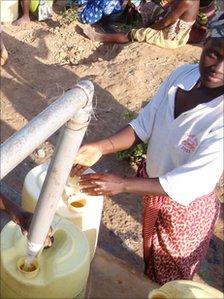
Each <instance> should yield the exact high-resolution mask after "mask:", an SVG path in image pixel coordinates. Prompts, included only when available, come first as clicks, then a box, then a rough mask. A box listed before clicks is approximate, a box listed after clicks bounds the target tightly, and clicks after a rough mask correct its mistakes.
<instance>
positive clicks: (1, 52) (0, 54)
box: [0, 37, 8, 66]
mask: <svg viewBox="0 0 224 299" xmlns="http://www.w3.org/2000/svg"><path fill="white" fill-rule="evenodd" d="M0 44H1V48H0V58H1V66H3V65H4V64H6V62H7V60H8V52H7V50H6V48H5V45H4V43H3V41H2V37H0Z"/></svg>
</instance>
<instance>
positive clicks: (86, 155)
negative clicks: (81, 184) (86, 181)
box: [70, 142, 103, 177]
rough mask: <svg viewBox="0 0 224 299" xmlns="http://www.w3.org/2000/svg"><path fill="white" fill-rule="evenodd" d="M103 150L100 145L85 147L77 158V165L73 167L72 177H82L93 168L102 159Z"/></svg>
mask: <svg viewBox="0 0 224 299" xmlns="http://www.w3.org/2000/svg"><path fill="white" fill-rule="evenodd" d="M102 155H103V153H102V149H101V146H100V143H97V142H96V143H90V144H86V145H83V146H82V147H81V148H80V149H79V151H78V153H77V155H76V158H75V164H74V165H73V167H72V170H71V172H70V176H72V177H73V176H75V175H77V176H78V175H80V174H82V173H83V172H84V171H85V170H86V169H87V168H89V167H91V166H93V165H94V164H95V163H96V162H97V161H99V159H100V158H101V157H102Z"/></svg>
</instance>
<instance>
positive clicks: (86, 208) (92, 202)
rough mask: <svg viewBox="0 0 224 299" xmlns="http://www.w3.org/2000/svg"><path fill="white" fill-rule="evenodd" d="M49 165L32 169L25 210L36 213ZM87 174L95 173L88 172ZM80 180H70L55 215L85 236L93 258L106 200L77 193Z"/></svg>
mask: <svg viewBox="0 0 224 299" xmlns="http://www.w3.org/2000/svg"><path fill="white" fill-rule="evenodd" d="M48 166H49V163H44V164H41V165H38V166H36V167H34V168H33V169H31V171H30V172H28V174H27V175H26V177H25V180H24V184H23V190H22V207H23V208H24V209H26V210H28V211H30V212H33V211H34V209H35V206H36V203H37V200H38V198H39V195H40V191H41V188H42V185H43V182H44V179H45V176H46V173H47V168H48ZM85 173H94V171H93V170H92V169H87V170H86V171H85ZM77 183H78V178H77V177H74V178H68V180H67V185H66V186H65V190H64V194H63V196H62V198H61V199H60V201H59V203H58V206H57V210H56V214H57V215H58V216H60V217H62V218H65V219H68V220H69V221H71V222H72V223H74V224H75V225H76V226H78V227H79V228H80V229H81V230H82V231H83V232H84V233H85V235H86V237H87V240H88V241H89V246H90V258H91V259H92V258H93V256H94V253H95V250H96V246H97V240H98V234H99V228H100V222H101V216H102V209H103V199H104V197H103V196H88V195H86V194H83V193H80V192H79V191H78V185H77Z"/></svg>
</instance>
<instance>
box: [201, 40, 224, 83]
mask: <svg viewBox="0 0 224 299" xmlns="http://www.w3.org/2000/svg"><path fill="white" fill-rule="evenodd" d="M199 69H200V74H201V82H202V83H203V85H204V86H206V87H208V88H217V87H220V86H223V85H224V40H223V39H214V38H213V39H209V40H208V41H207V42H206V43H205V45H204V49H203V51H202V54H201V59H200V63H199Z"/></svg>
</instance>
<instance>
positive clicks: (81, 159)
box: [70, 125, 141, 176]
mask: <svg viewBox="0 0 224 299" xmlns="http://www.w3.org/2000/svg"><path fill="white" fill-rule="evenodd" d="M140 142H141V140H140V139H139V138H138V136H137V135H136V133H135V131H134V130H133V128H132V127H131V126H130V125H128V126H126V127H125V128H124V129H122V130H121V131H119V132H118V133H116V134H115V135H113V136H111V137H109V138H106V139H103V140H100V141H97V142H94V143H89V144H85V145H83V146H82V147H81V148H80V149H79V151H78V153H77V155H76V157H75V163H74V166H73V167H72V170H71V172H70V176H74V175H80V174H81V173H82V172H83V171H85V170H86V169H87V168H88V167H91V166H92V165H94V164H95V163H96V162H97V161H99V160H100V158H101V157H102V156H103V155H108V154H112V153H116V152H118V151H122V150H125V149H128V148H130V147H131V146H133V145H135V144H138V143H140Z"/></svg>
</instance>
